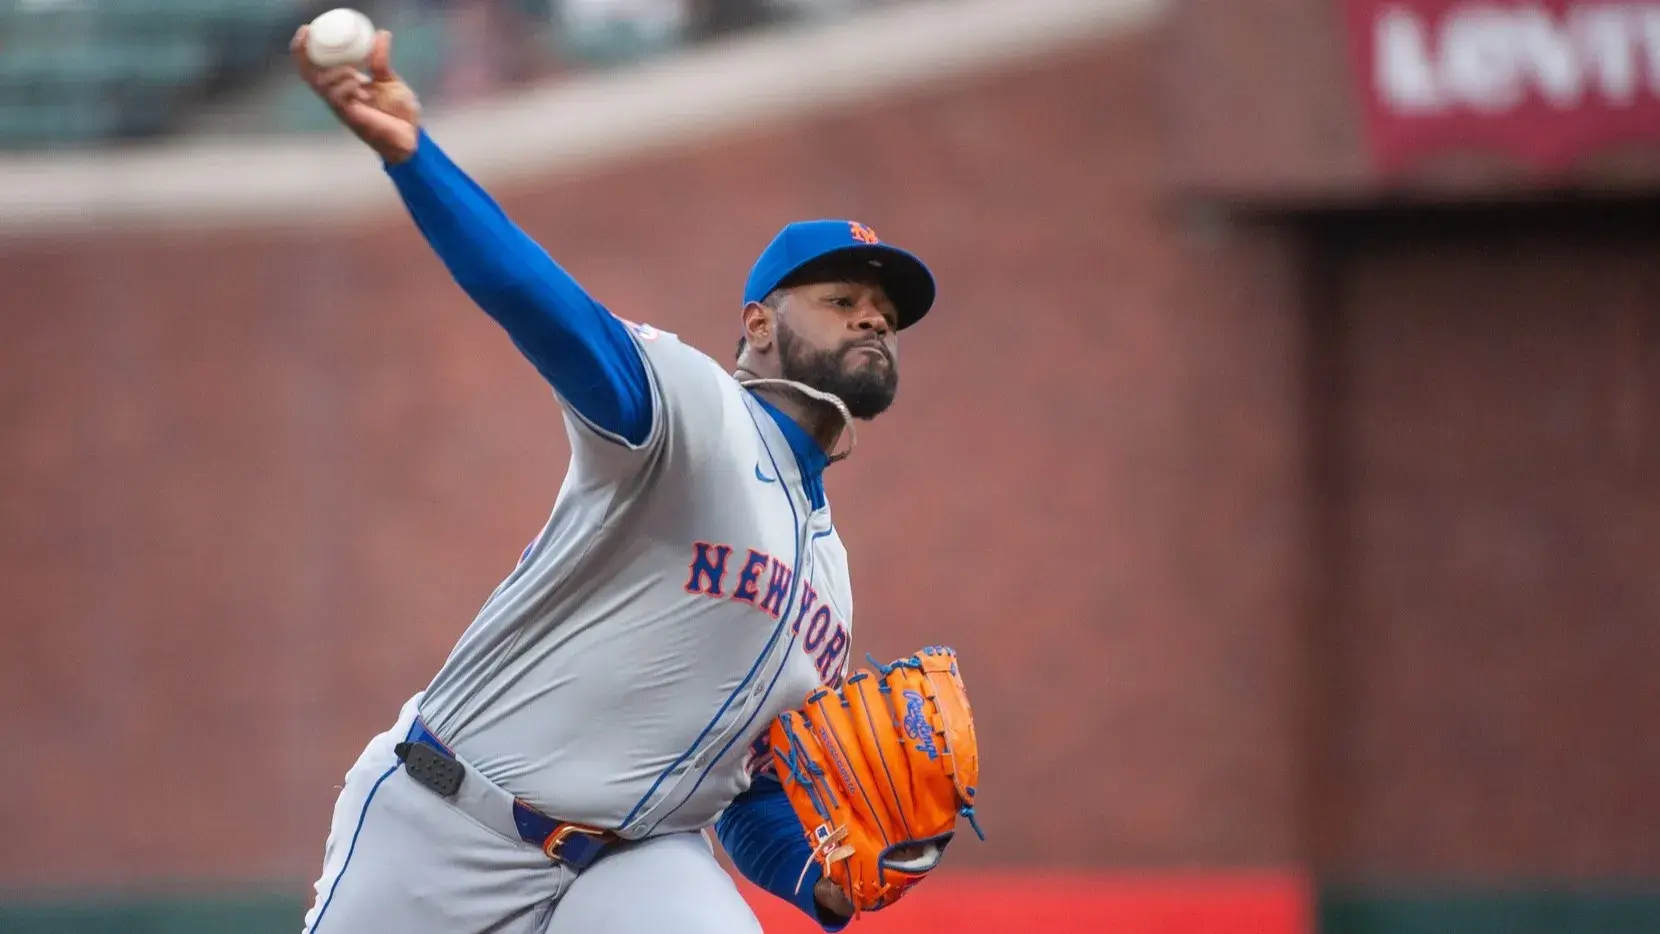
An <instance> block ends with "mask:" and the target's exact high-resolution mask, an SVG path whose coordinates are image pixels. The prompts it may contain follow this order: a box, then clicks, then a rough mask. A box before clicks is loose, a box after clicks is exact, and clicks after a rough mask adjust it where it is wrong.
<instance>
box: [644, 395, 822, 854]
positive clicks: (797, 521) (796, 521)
mask: <svg viewBox="0 0 1660 934" xmlns="http://www.w3.org/2000/svg"><path fill="white" fill-rule="evenodd" d="M751 395H752V396H753V395H754V394H753V393H752V394H751ZM754 398H755V399H756V401H760V397H759V396H754ZM762 404H763V405H764V404H765V403H762ZM767 408H768V410H769V411H771V412H777V410H776V409H773V408H772V407H771V406H768V407H767ZM744 411H746V412H748V413H749V420H750V422H751V423H752V424H754V425H755V434H756V436H757V437H759V438H760V440H761V446H762V447H763V448H765V449H766V451H767V459H768V460H770V461H772V472H773V473H774V474H778V457H777V456H776V455H774V454H773V453H772V445H770V444H768V443H767V436H766V433H765V432H763V431H761V425H760V423H759V422H756V421H755V413H754V412H753V411H750V410H749V409H748V408H747V407H746V408H745V410H744ZM773 417H774V418H780V417H782V418H785V420H786V421H788V418H787V417H785V416H783V413H778V414H777V415H774V416H773ZM790 424H792V425H793V424H795V423H794V422H791V423H790ZM798 430H799V429H798ZM802 435H803V436H805V435H806V432H802ZM784 437H785V438H786V439H788V438H789V434H788V433H785V436H784ZM808 440H809V441H810V440H811V439H808ZM792 449H793V445H792ZM797 457H798V458H799V455H797ZM780 476H782V475H781V474H780ZM778 488H779V489H780V490H782V491H783V493H784V501H785V502H786V503H788V504H789V507H790V523H791V525H792V526H793V527H794V534H795V562H794V564H793V567H794V568H795V577H794V578H792V579H791V581H790V594H789V596H788V597H786V598H785V601H786V602H785V603H784V605H785V606H786V607H792V608H794V609H795V613H794V615H795V616H796V618H797V619H798V620H799V619H800V618H801V616H802V615H803V614H804V612H805V608H804V607H798V606H796V603H797V601H796V599H795V595H796V588H797V585H799V584H800V583H801V581H802V579H803V578H804V577H806V576H807V574H808V569H807V568H805V567H803V566H802V560H801V517H800V516H799V515H798V514H797V513H796V511H795V497H794V496H791V495H790V490H789V487H788V486H785V485H784V484H779V487H778ZM807 556H808V558H809V559H811V557H812V552H810V551H809V552H808V553H807ZM790 616H791V613H790V611H789V610H785V611H783V612H782V613H779V614H778V628H777V629H775V630H773V634H772V638H771V639H768V640H767V648H766V650H765V652H764V653H763V654H762V655H761V658H760V659H757V660H756V662H757V664H759V663H760V661H761V660H764V659H765V658H766V657H767V656H768V655H770V654H772V647H773V645H774V644H776V643H777V641H778V636H779V634H780V633H782V632H783V630H784V627H785V626H788V625H789V623H790ZM799 634H800V631H799V629H798V630H797V631H796V632H793V633H791V634H790V642H789V646H788V647H786V648H785V650H784V651H785V653H786V658H785V659H784V662H783V664H780V665H779V666H778V670H777V671H774V672H773V673H772V681H771V682H770V683H768V684H767V690H766V693H765V694H763V695H761V699H760V701H758V702H757V703H756V704H755V709H754V710H751V711H750V712H749V719H747V720H745V721H744V723H743V726H741V727H739V728H738V729H737V730H735V731H733V733H732V735H731V736H730V737H728V738H727V740H726V745H725V746H722V747H721V749H720V752H718V753H716V754H715V755H714V757H713V758H711V759H710V760H709V764H708V765H706V766H704V767H703V772H702V774H700V775H698V777H697V781H695V782H693V783H692V790H691V791H688V792H686V796H685V797H684V798H682V799H680V803H679V804H677V805H675V806H674V807H673V808H670V809H669V812H668V813H667V814H664V815H663V816H662V817H659V818H658V819H657V820H656V821H654V822H653V823H652V825H651V829H652V830H655V829H657V827H658V825H660V824H662V823H663V822H664V821H666V820H668V819H669V818H671V817H673V816H674V815H675V814H676V813H678V812H679V811H680V809H681V808H683V807H685V806H686V803H687V802H688V801H691V800H692V798H693V797H694V796H695V795H696V794H697V790H698V789H699V788H701V787H703V780H704V779H706V778H708V777H709V773H710V772H712V771H714V770H715V766H716V765H719V764H720V761H721V759H723V758H725V757H726V754H727V752H729V751H730V750H731V749H732V746H733V744H734V743H736V742H737V741H738V737H740V736H743V735H745V734H746V733H748V732H749V727H750V724H752V723H754V722H755V717H756V715H757V714H759V713H760V712H761V709H762V708H763V707H765V706H766V702H767V698H769V697H771V696H772V692H773V690H774V689H775V688H777V687H778V679H779V678H780V677H781V676H782V675H783V674H784V669H786V668H788V667H789V658H788V657H787V656H788V653H789V651H790V649H791V648H794V646H795V640H796V636H797V635H799ZM749 673H750V675H754V674H755V669H754V668H751V669H750V670H749ZM748 683H749V676H745V678H744V681H743V683H742V684H739V685H738V691H742V690H743V686H744V684H748ZM737 694H738V692H737V691H734V692H733V697H736V696H737ZM727 703H731V698H727ZM725 710H726V707H725V705H722V707H721V712H722V713H724V712H725ZM715 716H716V717H719V716H720V714H719V713H717V714H716V715H715ZM711 725H712V724H711ZM705 732H707V730H705ZM698 739H699V741H701V740H702V737H701V736H700V737H698ZM694 748H695V747H694Z"/></svg>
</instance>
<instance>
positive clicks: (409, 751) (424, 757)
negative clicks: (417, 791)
mask: <svg viewBox="0 0 1660 934" xmlns="http://www.w3.org/2000/svg"><path fill="white" fill-rule="evenodd" d="M393 751H394V752H396V753H397V754H398V758H399V759H402V760H403V766H404V771H406V772H408V773H409V777H410V778H413V779H415V781H417V782H419V783H420V784H422V785H424V786H426V787H427V788H428V789H429V790H431V791H432V793H433V794H436V795H438V796H439V797H440V798H453V797H455V793H456V792H457V791H460V790H461V779H462V777H463V776H464V775H466V774H467V770H466V769H465V768H463V767H462V765H461V763H459V762H457V761H455V760H454V759H452V758H450V757H449V756H446V755H444V754H443V753H441V752H439V751H438V750H436V749H434V748H432V747H431V746H428V745H427V744H426V743H399V744H398V745H397V746H396V747H394V749H393Z"/></svg>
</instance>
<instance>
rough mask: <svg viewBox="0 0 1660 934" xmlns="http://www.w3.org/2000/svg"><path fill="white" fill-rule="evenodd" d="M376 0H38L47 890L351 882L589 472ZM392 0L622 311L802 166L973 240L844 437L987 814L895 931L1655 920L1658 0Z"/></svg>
mask: <svg viewBox="0 0 1660 934" xmlns="http://www.w3.org/2000/svg"><path fill="white" fill-rule="evenodd" d="M332 5H335V4H333V3H320V4H312V3H300V2H263V0H0V149H3V150H4V152H3V153H0V234H3V239H0V284H3V286H4V292H3V294H4V296H5V299H6V315H5V328H4V332H3V333H4V340H3V341H0V439H4V451H5V453H6V466H5V469H4V471H3V472H0V477H3V478H4V480H3V483H0V516H3V517H4V522H3V523H0V714H3V716H0V724H3V725H0V746H3V748H5V749H7V750H8V751H9V754H10V756H11V758H10V759H9V762H8V765H7V766H6V767H5V769H4V770H3V774H4V775H5V776H6V777H5V778H4V779H3V780H0V791H3V793H0V934H13V932H31V934H34V932H41V934H45V932H51V934H65V932H76V934H82V932H93V931H98V932H104V931H110V932H143V934H185V932H191V934H195V932H206V931H232V930H234V931H241V932H266V931H272V932H276V931H297V930H298V919H299V917H300V913H301V912H302V911H303V909H304V906H305V904H306V902H307V900H308V898H309V891H308V886H309V883H310V880H311V879H312V877H313V876H314V874H315V873H316V871H317V869H318V865H319V859H320V855H321V850H322V843H323V837H324V834H325V833H326V829H327V826H328V814H329V807H330V805H331V803H332V801H333V797H334V788H335V785H336V783H337V781H338V779H339V776H340V774H342V772H343V770H344V769H345V768H346V766H347V765H348V764H349V763H350V762H351V761H352V759H353V758H354V757H355V755H356V754H357V751H358V750H359V749H360V748H361V746H362V744H363V742H364V741H365V739H366V738H367V737H368V736H369V735H370V734H371V733H372V732H374V731H375V730H378V729H381V728H382V727H384V725H385V724H386V723H387V722H389V721H390V719H391V717H392V716H393V715H394V714H395V711H396V708H397V704H398V703H399V702H401V701H402V700H403V699H404V698H405V697H407V695H408V694H409V693H410V692H412V691H413V690H416V689H418V688H420V687H421V686H423V685H424V684H425V680H426V678H427V677H429V676H430V674H431V672H432V670H433V669H434V668H435V666H436V665H437V663H438V662H439V661H440V660H441V659H442V657H443V655H444V653H445V652H446V651H447V650H448V648H449V646H450V645H451V643H452V642H453V640H454V638H455V636H456V634H457V632H458V631H459V629H460V628H461V627H462V626H463V625H464V621H465V620H467V619H470V618H471V615H472V613H473V611H474V610H475V608H476V606H477V603H478V601H479V600H480V599H481V598H482V597H483V595H484V594H486V593H487V592H488V590H489V589H490V588H491V587H492V586H494V584H495V583H496V581H497V580H498V579H499V575H500V573H501V572H502V569H503V568H504V567H505V566H509V565H511V563H512V561H513V560H514V559H515V558H516V557H517V554H518V551H519V549H520V548H521V547H522V545H523V542H524V541H525V540H526V538H527V537H528V536H529V535H531V534H533V533H534V531H535V530H536V528H538V527H539V526H540V524H541V521H542V518H543V517H544V516H545V515H546V510H547V509H548V507H549V505H550V504H551V500H552V496H553V494H554V492H555V490H556V489H557V486H558V482H559V478H560V476H561V472H562V469H563V463H564V457H565V454H566V448H565V447H564V441H563V434H562V431H561V429H560V426H559V421H558V417H557V414H556V412H555V411H554V410H553V408H552V400H551V399H550V398H549V396H548V393H547V391H546V388H545V386H543V385H542V384H541V383H540V381H539V379H538V378H537V377H536V376H535V374H534V373H533V372H532V371H531V370H530V368H529V367H527V366H525V365H523V363H522V361H521V360H520V359H519V358H518V356H517V355H516V353H515V352H514V350H513V348H512V347H511V346H510V345H508V342H507V341H505V340H504V339H503V338H502V336H501V335H500V334H499V333H498V332H497V331H496V330H495V328H494V326H493V325H492V324H491V323H490V322H489V321H488V320H486V319H485V318H484V316H483V315H482V314H480V313H477V312H476V311H475V310H474V309H472V308H471V307H470V306H469V304H468V303H467V301H466V299H465V297H464V296H463V295H462V294H461V293H460V292H459V290H457V289H456V288H455V287H454V285H453V283H451V282H450V280H449V278H448V276H447V275H446V274H445V272H444V270H443V269H442V267H441V265H440V264H439V263H438V262H437V261H436V260H435V259H434V258H433V257H432V255H431V254H430V252H429V251H428V250H427V249H426V247H425V245H424V243H422V241H421V239H420V237H419V235H418V233H416V232H415V231H413V230H411V229H410V225H409V224H408V222H407V218H406V217H405V216H403V215H402V213H401V210H400V207H399V205H398V203H397V200H396V197H395V195H394V193H393V192H392V191H391V188H390V186H389V185H388V184H386V182H385V179H384V178H383V177H382V176H381V175H380V173H379V167H378V166H377V165H376V164H375V163H374V161H373V159H372V157H370V156H368V155H366V154H365V152H364V151H363V150H362V149H361V148H360V147H358V146H356V145H355V144H354V143H353V142H352V141H350V140H348V139H344V138H342V137H343V133H342V132H341V131H339V130H338V128H337V127H336V126H335V125H334V124H333V123H332V122H331V121H330V119H329V117H328V115H327V113H326V112H325V111H324V110H323V108H322V107H321V105H319V104H317V103H316V102H315V101H314V100H312V99H311V98H310V97H308V96H307V94H306V93H305V92H304V90H303V89H302V88H301V87H299V86H298V84H297V83H296V82H295V81H293V80H292V79H291V78H290V75H289V73H288V71H287V70H286V68H287V63H286V58H285V56H286V43H287V40H288V38H289V37H290V36H291V35H292V33H293V31H294V29H295V28H296V27H297V26H298V25H299V24H300V23H302V22H304V21H306V20H308V19H310V18H311V17H312V16H314V15H315V14H317V13H318V12H321V11H322V10H323V9H325V8H327V7H328V6H332ZM362 8H363V9H365V10H366V11H367V12H369V13H370V14H371V15H372V16H373V17H374V18H375V19H376V21H377V23H379V24H381V25H385V26H387V27H388V28H391V29H393V30H394V31H395V33H396V37H397V38H396V49H397V52H396V55H397V59H398V65H399V67H400V69H401V70H402V71H404V72H405V73H406V74H407V75H408V76H409V78H410V79H411V81H412V83H413V84H414V85H415V87H416V89H417V90H418V91H419V92H420V93H421V94H422V96H423V101H424V102H425V103H426V105H427V106H428V111H429V115H430V117H431V121H430V126H431V128H432V131H433V133H434V134H435V136H436V137H438V138H441V139H443V140H444V142H445V144H446V148H447V149H448V150H449V151H450V152H451V153H452V154H453V155H455V157H456V158H457V161H458V162H460V164H461V165H463V166H464V167H465V168H467V169H468V170H469V171H470V172H471V173H473V174H474V175H475V177H477V178H479V179H480V180H481V181H482V182H483V183H484V184H485V185H486V186H487V187H489V188H490V189H491V191H492V192H493V193H494V194H496V195H497V197H498V200H500V201H501V202H502V204H503V205H504V207H505V208H506V209H507V210H508V211H509V213H511V214H512V215H513V216H514V217H515V218H516V219H518V220H519V221H520V223H521V224H522V225H523V226H524V227H525V228H526V229H527V230H528V231H530V232H531V234H532V235H533V236H535V237H536V238H537V239H538V240H539V241H540V242H542V243H543V244H544V245H545V246H546V247H547V248H548V250H549V252H550V253H551V254H552V255H553V256H555V257H556V258H557V259H559V260H560V262H561V263H562V264H564V265H565V266H566V267H567V268H569V269H570V270H572V272H573V273H574V274H575V275H576V276H577V277H578V278H579V279H581V280H582V281H583V282H584V283H585V284H586V285H588V286H589V287H590V289H591V290H592V291H593V292H594V293H595V294H596V295H597V296H599V297H600V298H601V299H602V300H603V301H605V302H606V303H607V304H608V305H609V306H610V307H611V308H612V309H613V310H614V311H616V312H617V313H618V314H621V315H624V316H625V317H629V318H632V319H635V320H644V321H648V322H650V323H652V324H654V325H657V326H659V327H662V328H665V329H667V330H670V331H674V332H676V333H679V334H681V335H682V336H683V337H684V338H685V339H687V340H688V341H690V342H691V343H694V344H696V345H697V346H700V347H703V348H705V349H707V350H709V351H710V352H711V353H713V354H714V355H716V356H717V357H720V356H721V355H722V354H723V353H724V352H726V350H725V349H726V348H728V347H729V346H730V344H731V339H732V337H733V336H734V335H733V332H734V329H735V327H736V320H735V319H736V311H737V307H736V304H735V301H736V299H735V296H736V294H737V293H738V291H739V285H740V283H741V280H742V276H743V272H744V271H745V270H746V269H747V264H748V263H749V262H750V260H751V259H752V258H753V256H754V254H755V253H756V251H758V250H759V248H760V247H761V246H762V245H763V244H764V243H765V241H766V239H767V238H768V237H770V235H771V234H772V232H773V231H775V230H776V228H777V227H778V225H779V224H781V223H783V222H784V221H786V220H789V219H792V218H797V217H806V216H852V217H857V218H860V219H861V220H864V221H865V222H867V223H869V224H870V225H871V226H872V227H874V228H875V229H876V230H877V231H878V232H882V233H884V234H885V235H888V236H891V237H892V239H894V240H896V241H903V242H905V243H906V244H907V245H911V246H913V247H914V248H915V249H917V250H918V251H920V252H921V253H923V254H924V255H925V256H928V257H929V258H930V262H931V263H932V264H933V265H934V267H935V269H936V271H937V272H938V273H939V274H940V276H941V287H942V291H941V305H940V312H939V313H938V314H937V315H936V316H934V317H930V319H929V321H928V323H927V324H926V326H923V327H919V328H918V329H917V331H916V332H915V334H914V336H913V334H912V332H909V331H908V332H907V335H906V346H905V360H906V368H905V387H904V390H903V391H902V392H901V393H900V401H899V403H898V405H897V406H896V408H895V410H894V412H893V413H892V414H891V415H890V416H885V417H884V418H883V420H882V421H881V422H879V423H878V424H876V425H874V426H872V427H871V428H870V429H867V430H866V431H864V432H861V434H860V449H859V453H858V454H857V455H856V456H855V457H853V458H852V459H850V460H849V461H848V462H847V463H846V464H845V465H839V466H838V467H837V468H836V470H835V471H834V473H833V474H832V479H831V480H830V487H831V490H830V495H831V496H832V498H834V499H835V500H836V501H837V513H838V516H839V525H841V526H842V527H843V536H844V538H845V539H846V540H847V541H848V543H849V548H850V552H851V556H850V560H851V562H852V566H853V573H854V576H855V578H856V580H857V581H858V584H857V589H858V592H859V600H860V611H859V612H860V616H859V622H860V629H859V633H858V641H859V642H860V643H862V644H861V645H857V646H856V647H855V653H856V657H858V656H862V655H863V653H864V652H866V651H868V652H871V653H872V654H874V655H876V656H877V657H882V656H885V655H890V654H896V653H898V652H901V651H907V650H909V649H910V648H911V647H913V646H915V645H919V644H924V643H928V642H938V641H946V642H951V643H952V644H954V645H955V646H956V647H957V648H958V650H959V652H961V653H962V656H963V658H964V666H965V676H966V677H967V678H968V679H969V683H970V686H971V688H972V689H973V690H974V691H975V696H976V713H977V715H978V717H979V722H980V724H981V727H980V729H981V739H982V743H983V747H984V750H985V752H984V756H985V766H984V769H985V771H984V776H983V777H984V782H983V788H982V796H983V798H984V803H983V804H982V806H981V808H980V810H981V813H982V820H983V821H984V823H985V825H986V830H987V833H988V837H989V840H988V842H987V843H986V844H983V845H982V844H978V843H971V845H968V846H963V847H960V848H956V849H955V850H954V851H953V852H952V854H951V856H950V857H949V858H948V859H947V860H946V866H945V868H944V870H943V871H942V873H941V874H940V876H939V877H938V879H937V880H930V881H929V883H927V884H925V885H924V886H922V887H921V888H919V889H918V890H916V892H915V893H914V894H913V895H912V896H910V897H909V898H907V900H906V901H905V902H904V903H902V904H901V905H899V906H897V907H896V908H894V909H893V910H892V911H891V912H883V913H882V914H881V915H880V916H875V917H871V918H868V919H865V920H861V921H860V922H859V924H860V925H861V927H857V928H854V930H855V931H869V932H871V934H880V932H882V931H914V932H928V931H943V930H957V931H974V930H1002V929H1006V928H1008V927H1013V926H1021V927H1026V928H1034V929H1035V928H1047V929H1054V930H1062V929H1071V930H1080V931H1083V930H1088V931H1096V930H1099V931H1113V932H1115V934H1135V932H1139V931H1147V932H1153V931H1157V932H1161V934H1172V932H1186V931H1195V932H1196V931H1204V932H1206V934H1229V932H1240V934H1244V932H1251V934H1279V932H1285V934H1302V932H1312V931H1315V930H1318V931H1321V932H1329V934H1385V932H1387V934H1397V932H1402V934H1419V932H1426V934H1427V932H1442V931H1450V932H1460V934H1464V932H1469V934H1501V932H1502V934H1563V932H1572V934H1580V932H1585V934H1591V932H1595V934H1627V932H1631V934H1635V932H1654V931H1660V832H1657V830H1660V794H1656V793H1655V790H1656V789H1657V788H1660V692H1657V691H1655V689H1654V688H1653V673H1654V672H1655V671H1656V670H1660V3H1653V2H1644V0H1543V2H1537V3H1528V2H1521V0H1491V2H1480V3H1478V2H1475V0H1388V2H1385V0H1341V2H1334V0H1165V2H1159V0H891V2H874V0H788V2H785V0H774V2H768V0H685V2H673V0H563V2H561V0H543V2H535V0H494V2H492V0H473V2H462V0H455V2H444V0H426V2H417V0H402V2H396V3H367V2H366V3H364V4H363V5H362ZM642 894H647V893H642ZM755 904H756V907H757V910H758V911H759V912H761V913H762V915H763V917H764V919H765V920H766V926H767V930H768V931H769V934H777V932H786V931H797V930H807V927H806V926H805V925H804V924H803V922H802V921H801V920H800V919H798V918H794V917H791V916H790V915H789V912H788V911H787V910H781V909H780V907H779V906H778V905H776V904H771V903H769V902H768V901H767V899H766V898H765V897H764V896H757V897H756V899H755Z"/></svg>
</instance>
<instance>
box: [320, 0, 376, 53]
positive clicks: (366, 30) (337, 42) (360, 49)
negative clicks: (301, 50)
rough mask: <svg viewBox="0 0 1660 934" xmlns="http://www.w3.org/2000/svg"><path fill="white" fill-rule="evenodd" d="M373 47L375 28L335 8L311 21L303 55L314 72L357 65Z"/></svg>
mask: <svg viewBox="0 0 1660 934" xmlns="http://www.w3.org/2000/svg"><path fill="white" fill-rule="evenodd" d="M374 47H375V24H374V23H372V22H370V21H369V17H367V16H364V15H363V14H362V13H359V12H358V11H356V10H353V9H349V8H347V7H336V8H335V9H332V10H329V11H328V12H327V13H324V14H322V15H321V16H319V17H317V18H316V19H314V20H312V21H311V26H310V27H309V28H308V29H307V30H306V38H305V54H306V58H308V59H310V60H311V63H312V64H313V65H316V66H317V67H318V68H333V67H335V66H338V65H360V64H362V63H363V62H365V61H367V60H368V58H369V53H370V52H371V51H373V50H374Z"/></svg>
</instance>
